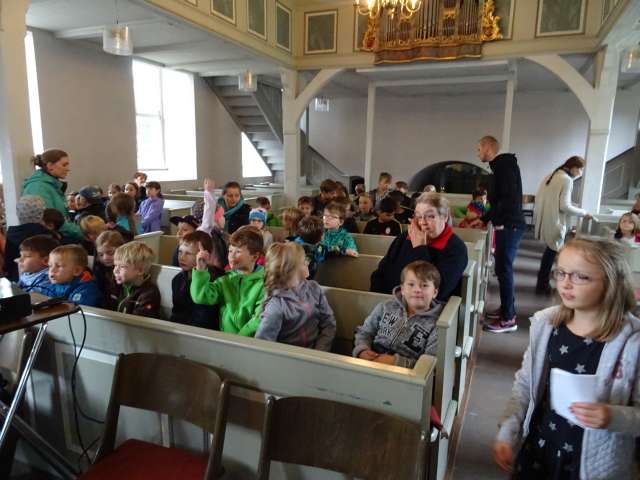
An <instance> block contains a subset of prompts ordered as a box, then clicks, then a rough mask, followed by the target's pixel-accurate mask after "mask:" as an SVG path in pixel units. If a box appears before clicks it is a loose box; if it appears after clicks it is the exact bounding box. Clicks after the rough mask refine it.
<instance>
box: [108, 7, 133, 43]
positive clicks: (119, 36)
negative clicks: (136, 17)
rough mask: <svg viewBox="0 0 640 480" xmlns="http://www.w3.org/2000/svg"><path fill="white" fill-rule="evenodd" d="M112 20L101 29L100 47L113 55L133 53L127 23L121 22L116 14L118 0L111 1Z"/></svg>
mask: <svg viewBox="0 0 640 480" xmlns="http://www.w3.org/2000/svg"><path fill="white" fill-rule="evenodd" d="M113 10H114V20H115V21H114V22H113V25H107V26H106V27H104V30H103V31H102V49H103V50H104V51H105V52H107V53H111V54H113V55H123V56H129V55H132V54H133V40H132V39H131V31H130V30H129V26H128V25H124V24H121V23H120V21H119V16H118V0H114V2H113Z"/></svg>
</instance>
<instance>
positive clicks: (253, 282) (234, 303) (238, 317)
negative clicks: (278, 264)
mask: <svg viewBox="0 0 640 480" xmlns="http://www.w3.org/2000/svg"><path fill="white" fill-rule="evenodd" d="M210 278H211V277H210V275H209V271H207V270H205V271H202V272H201V271H199V270H196V269H195V268H194V269H193V272H192V278H191V289H190V292H191V298H192V299H193V301H194V303H197V304H200V305H217V304H220V305H221V308H220V330H221V331H223V332H227V333H236V334H238V335H242V336H245V337H253V336H254V335H255V333H256V331H257V330H258V326H259V325H260V314H261V313H262V303H263V302H264V270H263V269H262V267H258V268H257V269H256V270H255V271H254V272H251V273H245V274H243V273H238V272H237V271H235V270H230V271H228V272H227V273H226V275H224V276H223V277H220V278H218V279H216V280H215V281H214V282H211V281H210Z"/></svg>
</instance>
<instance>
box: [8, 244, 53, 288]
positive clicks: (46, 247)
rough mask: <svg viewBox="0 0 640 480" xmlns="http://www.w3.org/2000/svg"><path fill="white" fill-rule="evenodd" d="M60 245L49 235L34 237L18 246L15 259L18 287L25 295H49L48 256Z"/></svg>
mask: <svg viewBox="0 0 640 480" xmlns="http://www.w3.org/2000/svg"><path fill="white" fill-rule="evenodd" d="M58 245H60V244H59V243H58V241H57V240H55V239H54V238H53V237H51V236H50V235H34V236H33V237H29V238H27V239H25V240H23V241H22V243H21V244H20V257H18V258H17V259H16V263H17V264H18V270H19V271H20V281H19V282H18V286H19V287H20V288H21V289H22V290H24V291H25V292H27V293H31V292H38V293H41V294H43V295H49V289H50V288H51V283H50V282H49V254H50V253H51V252H52V251H53V250H54V249H55V248H56V247H57V246H58Z"/></svg>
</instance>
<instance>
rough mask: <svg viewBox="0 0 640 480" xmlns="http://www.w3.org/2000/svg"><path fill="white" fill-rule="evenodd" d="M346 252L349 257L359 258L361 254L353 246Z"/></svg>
mask: <svg viewBox="0 0 640 480" xmlns="http://www.w3.org/2000/svg"><path fill="white" fill-rule="evenodd" d="M344 253H345V254H346V255H347V256H349V257H356V258H358V255H359V253H358V252H356V251H355V250H354V249H352V248H347V249H346V250H345V252H344Z"/></svg>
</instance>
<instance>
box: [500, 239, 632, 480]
mask: <svg viewBox="0 0 640 480" xmlns="http://www.w3.org/2000/svg"><path fill="white" fill-rule="evenodd" d="M552 278H553V279H554V280H555V282H556V288H557V290H558V294H559V297H560V303H559V305H556V306H553V307H550V308H547V309H545V310H541V311H539V312H537V313H535V314H534V315H533V317H532V319H531V329H530V332H529V348H528V350H527V351H526V352H525V354H524V359H523V362H522V367H521V368H520V370H519V371H518V373H516V377H515V382H514V384H513V389H512V393H511V398H510V400H509V402H508V403H507V408H506V411H505V412H504V414H503V417H502V420H501V422H500V429H499V431H498V436H497V438H496V441H495V443H494V447H493V453H494V457H495V460H496V462H497V464H498V465H499V466H500V467H501V468H503V469H504V470H506V471H508V472H510V473H511V474H512V476H511V478H513V479H540V478H544V479H568V480H574V479H575V480H578V479H586V478H592V479H598V478H602V479H604V478H616V479H632V478H636V476H635V473H634V472H636V469H635V468H634V449H635V437H637V436H638V433H639V432H640V367H639V365H640V320H639V319H638V318H637V317H635V316H634V315H633V314H632V313H631V312H632V310H633V309H634V308H635V307H636V299H635V295H634V289H633V285H632V281H631V272H630V269H629V264H628V263H627V261H626V258H625V252H624V249H623V247H622V246H620V245H619V244H617V243H615V242H613V241H610V240H604V239H597V238H581V239H578V240H572V241H570V242H568V243H567V244H566V245H565V246H564V247H563V248H562V249H561V250H560V253H559V255H558V261H557V264H556V266H555V269H554V270H553V271H552ZM580 375H590V376H593V379H594V381H595V385H594V386H593V391H592V392H590V393H591V394H592V395H593V398H595V400H593V401H585V396H582V397H580V396H578V394H577V393H576V392H574V395H573V396H572V397H571V398H569V395H570V394H567V393H559V392H554V391H553V389H554V388H557V385H559V384H560V382H561V383H562V384H563V385H566V384H567V382H568V379H569V378H572V377H574V378H572V379H573V380H574V381H577V380H578V378H577V377H578V376H580ZM555 376H559V377H560V378H561V380H559V382H558V383H556V382H555V380H554V381H553V382H552V381H551V378H553V377H555ZM583 395H584V394H583ZM558 396H560V402H559V403H556V402H555V398H556V397H558ZM587 398H588V397H587ZM552 399H554V400H552ZM563 403H564V404H565V405H564V406H563V405H562V404H563ZM517 447H519V451H518V450H516V448H517Z"/></svg>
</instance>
